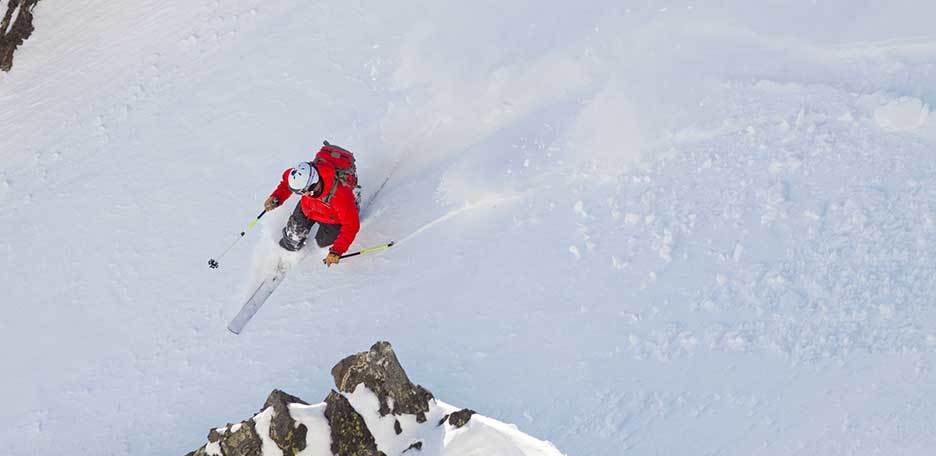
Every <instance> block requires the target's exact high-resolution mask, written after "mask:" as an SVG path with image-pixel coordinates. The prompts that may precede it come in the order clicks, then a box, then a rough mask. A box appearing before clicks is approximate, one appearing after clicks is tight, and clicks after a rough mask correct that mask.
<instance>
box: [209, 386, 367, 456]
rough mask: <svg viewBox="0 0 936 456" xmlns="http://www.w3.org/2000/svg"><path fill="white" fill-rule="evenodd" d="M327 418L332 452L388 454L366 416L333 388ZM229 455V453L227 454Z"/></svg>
mask: <svg viewBox="0 0 936 456" xmlns="http://www.w3.org/2000/svg"><path fill="white" fill-rule="evenodd" d="M325 403H326V404H327V405H326V407H325V418H326V419H327V420H328V427H329V428H331V452H332V454H334V455H335V456H378V455H379V456H386V455H385V454H384V453H383V452H381V451H378V450H377V442H375V441H374V435H373V434H371V432H370V430H369V429H367V425H366V424H365V423H364V418H363V417H361V415H359V414H358V412H356V411H355V410H354V407H351V403H350V402H348V400H347V399H346V398H345V397H344V396H342V395H341V394H339V393H338V392H336V391H334V390H332V391H331V392H330V393H329V394H328V397H327V398H325ZM227 456H229V455H227Z"/></svg>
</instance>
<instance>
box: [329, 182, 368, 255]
mask: <svg viewBox="0 0 936 456" xmlns="http://www.w3.org/2000/svg"><path fill="white" fill-rule="evenodd" d="M348 195H351V193H350V192H348ZM335 210H336V211H337V212H338V221H339V222H340V223H341V230H340V231H339V232H338V238H337V239H335V243H334V244H332V246H331V248H330V249H329V252H331V253H336V254H338V255H339V256H340V255H344V253H345V252H347V251H348V247H350V246H351V243H352V242H354V238H355V236H357V233H358V230H360V229H361V219H360V216H359V215H358V211H357V205H355V204H354V196H350V197H349V198H342V199H341V203H340V204H336V205H335Z"/></svg>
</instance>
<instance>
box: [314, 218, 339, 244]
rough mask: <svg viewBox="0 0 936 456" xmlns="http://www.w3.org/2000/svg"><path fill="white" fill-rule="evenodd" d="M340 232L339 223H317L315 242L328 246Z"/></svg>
mask: <svg viewBox="0 0 936 456" xmlns="http://www.w3.org/2000/svg"><path fill="white" fill-rule="evenodd" d="M340 232H341V225H328V224H325V223H319V230H318V233H315V242H316V243H317V244H318V246H319V247H328V246H330V245H332V244H334V243H335V239H338V233H340Z"/></svg>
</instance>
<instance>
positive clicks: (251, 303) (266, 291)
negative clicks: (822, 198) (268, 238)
mask: <svg viewBox="0 0 936 456" xmlns="http://www.w3.org/2000/svg"><path fill="white" fill-rule="evenodd" d="M288 271H289V265H288V264H287V263H285V262H282V261H280V263H279V264H278V265H277V267H276V270H275V271H273V273H272V274H271V275H270V276H269V277H267V278H266V279H265V280H264V281H263V282H260V286H258V287H257V290H256V291H254V292H253V294H252V295H251V296H250V299H248V300H247V302H246V303H244V306H243V307H241V310H240V312H237V315H235V316H234V319H233V320H231V322H230V323H228V326H227V328H228V331H231V332H232V333H234V334H240V332H241V331H242V330H243V329H244V326H247V323H248V322H249V321H250V319H251V318H253V316H254V314H256V313H257V311H258V310H260V307H261V306H263V303H264V302H266V300H267V298H269V297H270V295H272V294H273V291H274V290H276V287H278V286H279V284H280V283H282V282H283V279H285V278H286V273H287V272H288Z"/></svg>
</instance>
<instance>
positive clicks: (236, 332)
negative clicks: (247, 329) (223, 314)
mask: <svg viewBox="0 0 936 456" xmlns="http://www.w3.org/2000/svg"><path fill="white" fill-rule="evenodd" d="M227 330H228V331H230V332H231V334H234V335H235V336H236V335H238V334H240V330H237V331H235V330H234V328H232V327H230V326H228V327H227Z"/></svg>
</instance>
